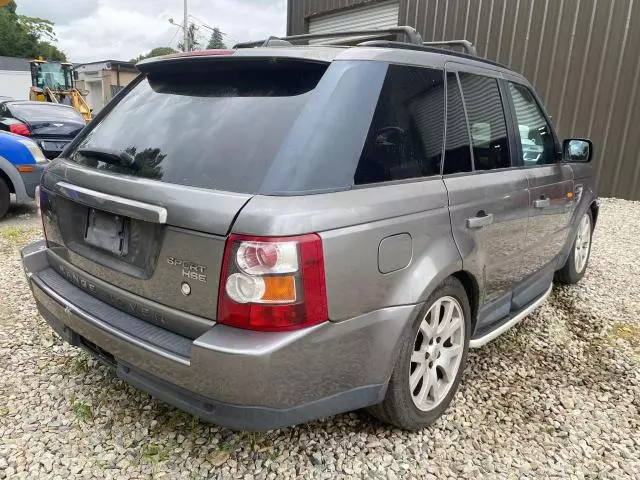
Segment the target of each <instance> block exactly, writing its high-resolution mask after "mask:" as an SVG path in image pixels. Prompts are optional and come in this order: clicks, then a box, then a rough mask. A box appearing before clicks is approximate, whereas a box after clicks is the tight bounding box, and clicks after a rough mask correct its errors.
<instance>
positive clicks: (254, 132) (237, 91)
mask: <svg viewBox="0 0 640 480" xmlns="http://www.w3.org/2000/svg"><path fill="white" fill-rule="evenodd" d="M213 63H224V62H215V61H213V62H212V61H209V62H208V65H206V66H202V65H200V66H198V67H193V66H191V67H185V68H181V69H180V71H178V72H176V71H175V70H176V69H175V68H173V69H171V70H170V71H168V72H166V71H165V72H153V71H152V72H151V73H149V74H148V75H147V76H146V77H142V78H141V79H140V80H139V81H138V83H137V84H136V85H135V86H134V87H133V88H132V89H131V90H130V91H129V92H128V93H127V94H126V95H124V96H123V97H122V98H121V99H120V101H119V102H118V103H117V104H116V105H115V106H114V107H113V109H112V110H111V111H110V112H108V114H107V115H106V116H105V117H104V118H103V119H101V120H99V121H98V123H97V124H95V125H93V128H91V126H90V128H89V129H87V130H88V131H85V133H84V134H83V135H82V136H81V137H80V138H79V139H78V140H77V141H76V142H74V144H72V146H71V147H70V151H68V152H65V155H66V156H67V157H69V158H70V159H71V160H73V161H75V162H78V163H81V164H83V165H86V166H89V167H93V168H98V169H101V170H108V171H111V172H115V173H120V174H126V175H131V176H138V177H145V178H150V179H155V180H159V181H163V182H169V183H175V184H181V185H188V186H194V187H202V188H210V189H218V190H226V191H232V192H240V193H265V194H291V193H296V192H309V191H321V190H328V189H336V188H349V187H351V186H352V185H353V177H354V171H355V168H356V165H357V163H358V160H359V158H360V154H361V152H362V148H363V144H364V142H365V139H366V137H367V132H368V129H369V125H370V123H371V118H372V116H373V112H374V110H375V107H376V103H377V99H378V95H379V93H380V89H381V87H382V84H383V82H384V78H385V74H386V71H387V68H388V65H387V64H384V63H378V62H334V63H333V64H331V66H330V67H329V68H327V64H321V63H316V62H303V61H290V60H278V61H277V62H275V61H274V62H270V61H264V60H260V61H253V62H247V64H246V65H243V64H242V62H239V61H236V62H235V63H234V62H227V64H228V65H233V66H232V67H228V68H221V67H220V65H216V66H215V68H214V67H212V66H211V64H213ZM105 150H109V151H120V152H125V153H126V154H128V156H130V157H133V159H134V161H133V164H132V165H121V164H118V162H117V161H116V162H114V161H113V160H111V161H109V159H106V158H104V156H101V155H100V154H99V153H98V154H96V151H105Z"/></svg>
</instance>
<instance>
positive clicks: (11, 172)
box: [0, 155, 28, 202]
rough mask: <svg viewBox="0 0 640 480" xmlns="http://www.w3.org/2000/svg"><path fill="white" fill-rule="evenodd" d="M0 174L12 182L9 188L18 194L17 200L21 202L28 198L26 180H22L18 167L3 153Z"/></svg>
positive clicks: (0, 159)
mask: <svg viewBox="0 0 640 480" xmlns="http://www.w3.org/2000/svg"><path fill="white" fill-rule="evenodd" d="M0 176H2V178H3V179H6V180H8V183H9V184H10V185H9V189H11V192H12V193H15V194H16V200H17V201H19V202H21V201H23V200H25V199H27V198H28V196H27V191H26V189H25V186H24V182H23V181H22V177H21V176H20V172H18V170H17V169H16V167H15V166H14V165H13V164H12V163H11V162H9V160H7V159H6V158H4V157H3V156H1V155H0ZM12 187H13V188H12Z"/></svg>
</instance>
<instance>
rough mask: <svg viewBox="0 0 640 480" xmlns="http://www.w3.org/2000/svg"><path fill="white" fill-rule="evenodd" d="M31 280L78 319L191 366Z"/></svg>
mask: <svg viewBox="0 0 640 480" xmlns="http://www.w3.org/2000/svg"><path fill="white" fill-rule="evenodd" d="M31 281H32V282H33V284H34V286H35V287H37V290H40V291H41V292H42V293H43V294H44V295H45V296H47V297H49V298H50V299H52V300H55V301H56V302H57V303H58V304H60V306H61V307H62V308H64V310H65V313H67V314H73V315H75V316H77V317H79V318H80V319H82V320H84V321H85V322H87V323H89V324H91V325H92V326H93V327H96V328H99V329H101V330H103V331H105V332H106V333H108V334H110V335H113V336H114V337H118V338H119V339H121V340H124V341H126V342H128V343H132V344H134V345H135V346H137V347H140V348H142V349H144V350H146V351H148V352H151V353H154V354H156V355H160V356H161V357H164V358H166V359H169V360H172V361H174V362H178V363H180V364H182V365H185V366H187V367H189V366H191V363H190V362H189V359H187V358H184V357H181V356H179V355H175V354H173V353H171V352H167V351H166V350H163V349H161V348H158V347H156V346H154V345H151V344H149V343H146V342H143V341H141V340H140V339H139V338H136V337H134V336H132V335H129V334H128V333H126V332H123V331H122V330H118V329H117V328H114V327H112V326H111V325H109V324H108V323H105V322H103V321H102V320H100V319H99V318H96V317H94V316H93V315H91V314H89V313H87V312H85V311H84V310H81V309H79V308H78V307H76V306H75V305H73V304H72V303H70V302H69V301H67V300H66V299H65V298H63V297H61V296H60V295H58V294H57V293H56V292H55V291H53V290H52V289H51V288H49V287H48V286H47V285H46V284H45V283H44V282H43V281H41V280H40V279H39V278H38V277H37V276H33V277H31ZM37 290H36V289H34V290H33V294H34V296H36V297H37V296H38V291H37ZM41 301H42V299H41ZM45 301H46V299H45ZM60 321H61V322H62V323H65V322H64V321H63V320H62V319H60ZM72 330H73V329H72Z"/></svg>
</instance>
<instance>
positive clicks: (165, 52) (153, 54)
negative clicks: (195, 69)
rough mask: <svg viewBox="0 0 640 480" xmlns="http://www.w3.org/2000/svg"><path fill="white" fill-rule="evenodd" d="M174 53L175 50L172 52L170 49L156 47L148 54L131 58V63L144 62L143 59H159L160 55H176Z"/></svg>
mask: <svg viewBox="0 0 640 480" xmlns="http://www.w3.org/2000/svg"><path fill="white" fill-rule="evenodd" d="M176 52H177V50H174V49H173V48H171V47H156V48H153V49H151V51H150V52H149V53H143V54H141V55H138V56H137V57H136V58H132V59H131V63H138V62H140V61H142V60H144V59H145V58H151V57H159V56H160V55H169V54H171V53H176Z"/></svg>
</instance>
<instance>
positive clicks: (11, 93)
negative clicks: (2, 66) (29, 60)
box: [0, 70, 31, 100]
mask: <svg viewBox="0 0 640 480" xmlns="http://www.w3.org/2000/svg"><path fill="white" fill-rule="evenodd" d="M30 88H31V73H30V72H13V71H8V70H0V96H6V97H12V98H15V99H16V100H29V89H30Z"/></svg>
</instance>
